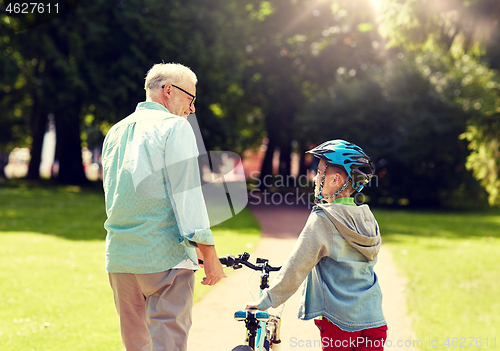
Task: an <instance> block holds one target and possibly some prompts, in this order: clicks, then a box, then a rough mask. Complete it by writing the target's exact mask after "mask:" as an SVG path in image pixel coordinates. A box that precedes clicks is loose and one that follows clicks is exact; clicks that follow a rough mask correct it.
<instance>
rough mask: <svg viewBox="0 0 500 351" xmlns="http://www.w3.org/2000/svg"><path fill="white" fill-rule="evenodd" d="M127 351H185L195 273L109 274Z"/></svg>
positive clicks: (174, 271)
mask: <svg viewBox="0 0 500 351" xmlns="http://www.w3.org/2000/svg"><path fill="white" fill-rule="evenodd" d="M109 282H110V284H111V288H112V289H113V296H114V300H115V305H116V310H117V312H118V315H119V317H120V330H121V335H122V342H123V345H124V346H125V350H126V351H186V349H187V336H188V332H189V329H190V328H191V323H192V317H191V311H192V307H193V292H194V272H193V271H192V270H189V269H170V270H168V271H165V272H160V273H152V274H131V273H109Z"/></svg>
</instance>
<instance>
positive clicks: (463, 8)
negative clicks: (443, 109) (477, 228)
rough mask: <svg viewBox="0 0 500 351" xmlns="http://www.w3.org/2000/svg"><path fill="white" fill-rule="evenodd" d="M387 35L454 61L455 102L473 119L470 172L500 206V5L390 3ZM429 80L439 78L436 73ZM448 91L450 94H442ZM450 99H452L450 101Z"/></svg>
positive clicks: (450, 77) (483, 1)
mask: <svg viewBox="0 0 500 351" xmlns="http://www.w3.org/2000/svg"><path fill="white" fill-rule="evenodd" d="M381 4H382V6H381V8H380V11H381V13H382V19H383V20H382V22H381V25H380V32H381V34H382V35H383V36H384V37H386V38H388V40H389V41H388V45H389V46H392V47H395V46H401V47H404V48H406V49H408V50H412V51H414V52H424V53H425V52H431V51H433V52H438V53H440V54H441V55H442V56H444V57H445V58H446V59H447V60H448V63H449V64H448V68H447V70H445V71H444V73H445V74H446V76H447V77H446V80H447V81H449V82H451V84H455V85H456V86H457V88H456V89H455V91H454V92H455V93H456V94H455V96H454V97H451V99H452V100H453V101H454V102H455V103H456V104H457V105H459V106H461V107H462V108H463V110H464V111H466V112H467V113H468V115H469V119H468V122H467V128H466V130H465V132H464V133H463V134H462V138H464V139H466V140H467V141H468V142H469V145H468V146H469V149H470V154H469V156H468V158H467V167H468V168H469V169H471V170H472V171H473V173H474V176H475V177H476V179H478V180H480V181H481V184H482V185H483V187H484V188H485V189H486V190H487V192H488V193H489V203H490V204H491V205H493V204H500V190H499V189H500V143H499V142H498V140H499V138H500V114H499V112H498V111H499V107H500V101H499V99H498V92H497V87H498V81H499V77H498V75H497V72H496V70H497V69H498V68H499V66H500V61H499V57H500V56H499V52H500V47H499V46H498V44H497V43H498V41H497V40H495V39H497V38H498V34H499V33H500V28H499V26H498V21H499V19H500V3H499V2H498V1H496V0H475V1H466V0H448V1H439V2H436V1H428V0H423V1H418V2H416V1H409V0H408V1H396V0H384V1H382V2H381ZM427 75H428V76H429V77H433V75H431V74H430V73H428V74H427ZM442 91H443V92H444V91H446V89H442ZM448 98H450V97H448Z"/></svg>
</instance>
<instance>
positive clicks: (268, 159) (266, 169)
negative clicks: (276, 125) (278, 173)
mask: <svg viewBox="0 0 500 351" xmlns="http://www.w3.org/2000/svg"><path fill="white" fill-rule="evenodd" d="M275 140H276V139H275V138H274V137H273V136H272V135H269V142H268V143H267V150H266V154H265V156H264V160H263V161H262V167H261V169H260V190H261V191H264V190H266V189H267V186H266V185H265V184H269V181H265V180H266V178H269V177H272V175H273V157H274V150H275V149H276V142H275Z"/></svg>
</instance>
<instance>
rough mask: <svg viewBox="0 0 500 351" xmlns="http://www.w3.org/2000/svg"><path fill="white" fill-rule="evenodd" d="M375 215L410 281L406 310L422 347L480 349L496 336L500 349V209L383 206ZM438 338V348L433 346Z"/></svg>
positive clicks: (490, 345) (384, 240)
mask: <svg viewBox="0 0 500 351" xmlns="http://www.w3.org/2000/svg"><path fill="white" fill-rule="evenodd" d="M375 216H376V218H377V220H378V222H379V225H380V227H381V231H382V236H383V242H384V245H387V247H389V249H390V250H391V252H392V254H393V256H394V259H395V261H396V264H397V266H398V267H399V268H401V269H402V271H403V272H404V274H405V275H406V276H407V277H408V279H409V284H408V308H409V311H410V313H411V314H412V315H413V317H414V321H413V329H414V332H416V334H417V339H418V340H422V341H423V347H422V348H420V349H422V350H436V349H438V350H444V349H448V348H449V347H450V348H453V345H455V347H458V346H460V345H462V347H463V346H467V350H476V349H477V350H482V349H485V348H486V338H488V342H489V348H493V347H494V346H495V344H494V343H495V340H493V339H494V338H496V346H497V347H500V334H499V332H498V331H499V329H498V327H499V326H500V314H499V311H500V299H499V298H498V297H499V296H500V273H499V267H500V255H499V252H500V211H498V210H496V211H493V210H492V211H488V212H483V213H479V212H478V213H464V212H452V213H447V212H437V213H425V212H406V211H401V212H398V211H380V210H379V211H375ZM389 328H390V326H389ZM437 338H438V341H439V348H436V347H432V346H429V339H430V340H436V339H437ZM447 338H449V339H448V343H449V345H450V346H449V347H448V346H447V345H445V344H444V343H445V342H446V339H447ZM453 338H456V339H453ZM473 338H476V339H473ZM477 338H481V340H479V339H477ZM453 343H454V344H453ZM476 343H477V345H476ZM434 345H435V344H434ZM457 345H458V346H457ZM481 345H482V347H479V346H481Z"/></svg>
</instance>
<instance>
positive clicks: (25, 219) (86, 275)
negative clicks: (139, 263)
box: [0, 183, 260, 351]
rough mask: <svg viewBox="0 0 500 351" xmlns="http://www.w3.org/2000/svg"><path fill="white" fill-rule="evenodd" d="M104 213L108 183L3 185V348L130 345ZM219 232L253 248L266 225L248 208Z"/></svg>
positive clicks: (237, 245)
mask: <svg viewBox="0 0 500 351" xmlns="http://www.w3.org/2000/svg"><path fill="white" fill-rule="evenodd" d="M104 220H105V212H104V198H103V195H102V192H101V191H100V189H97V190H96V189H80V188H77V187H52V186H51V187H45V188H44V187H30V186H27V185H23V184H19V183H16V186H8V185H7V186H5V185H3V186H0V267H1V269H0V350H2V351H7V350H15V351H22V350H42V351H46V350H50V351H51V350H65V351H67V350H72V351H73V350H103V351H104V350H106V351H110V350H123V347H122V345H121V340H120V332H119V325H118V318H117V315H116V311H115V308H114V304H113V297H112V293H111V289H110V287H109V282H108V279H107V274H106V273H105V272H104V250H105V242H104V239H105V236H106V233H105V230H104V228H103V222H104ZM213 232H214V237H215V241H216V247H217V250H218V253H219V255H224V254H226V253H239V252H242V251H245V250H251V249H252V247H253V246H254V245H255V244H256V243H257V241H258V239H259V234H260V229H259V226H258V224H257V222H256V221H255V219H254V218H253V217H252V216H251V214H250V213H249V212H248V211H247V210H245V211H242V212H241V213H239V214H238V215H237V216H236V217H234V218H232V219H231V220H229V221H226V222H224V223H222V224H221V225H219V226H216V227H214V228H213ZM201 274H202V273H198V274H197V277H196V281H197V284H196V287H195V299H196V300H199V299H200V298H201V295H202V294H203V293H204V292H205V291H207V290H208V289H209V288H207V287H202V286H201V284H200V281H201V278H202V276H201Z"/></svg>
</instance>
